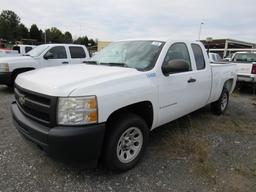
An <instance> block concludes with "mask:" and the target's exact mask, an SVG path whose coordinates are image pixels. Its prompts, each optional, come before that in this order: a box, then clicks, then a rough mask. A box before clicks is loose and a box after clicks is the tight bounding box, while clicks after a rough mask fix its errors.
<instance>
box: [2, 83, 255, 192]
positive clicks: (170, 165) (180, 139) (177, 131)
mask: <svg viewBox="0 0 256 192" xmlns="http://www.w3.org/2000/svg"><path fill="white" fill-rule="evenodd" d="M12 100H13V93H12V91H10V90H9V89H7V88H6V87H4V86H0V191H26V192H27V191H184V192H201V191H207V192H209V191H230V192H231V191H232V192H237V191H241V192H246V191H251V192H255V191H256V105H255V103H256V96H253V95H251V94H249V93H245V92H242V93H235V94H233V95H232V97H231V101H230V105H229V108H228V110H227V112H226V114H225V115H223V116H215V115H212V114H211V112H210V109H209V107H205V108H203V109H201V110H199V111H196V112H194V113H192V114H190V115H188V116H186V117H183V118H181V119H179V120H177V121H174V122H172V123H170V124H169V125H166V126H164V127H162V128H160V129H156V130H155V131H153V132H152V133H151V141H150V145H149V147H148V149H147V152H146V154H145V156H144V158H143V159H142V161H141V162H140V163H139V165H138V166H137V167H135V168H134V169H133V170H130V171H128V172H126V173H122V174H114V173H111V172H108V171H106V170H104V169H89V170H88V169H86V168H85V166H84V165H83V164H79V163H72V164H70V163H63V162H59V161H57V160H54V159H52V158H49V157H47V156H46V155H45V154H44V152H43V151H41V150H40V149H38V148H37V147H36V146H34V145H33V144H31V143H30V142H29V141H26V140H25V139H24V138H23V137H21V136H20V135H19V133H18V132H17V131H16V129H15V128H14V126H13V125H12V120H11V115H10V103H11V102H12Z"/></svg>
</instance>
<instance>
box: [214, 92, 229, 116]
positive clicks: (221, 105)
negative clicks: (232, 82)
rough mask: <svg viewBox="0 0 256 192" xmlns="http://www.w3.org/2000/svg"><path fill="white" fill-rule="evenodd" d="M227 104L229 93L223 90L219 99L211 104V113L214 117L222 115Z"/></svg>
mask: <svg viewBox="0 0 256 192" xmlns="http://www.w3.org/2000/svg"><path fill="white" fill-rule="evenodd" d="M228 102H229V91H228V90H227V88H225V87H224V88H223V90H222V93H221V95H220V98H219V99H218V100H217V101H215V102H214V103H212V104H211V109H212V112H213V113H214V114H216V115H221V114H223V113H224V112H225V111H226V109H227V107H228Z"/></svg>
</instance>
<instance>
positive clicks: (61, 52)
mask: <svg viewBox="0 0 256 192" xmlns="http://www.w3.org/2000/svg"><path fill="white" fill-rule="evenodd" d="M46 55H51V59H66V58H67V53H66V50H65V47H63V46H57V47H53V48H51V49H50V50H49V51H48V52H47V53H46Z"/></svg>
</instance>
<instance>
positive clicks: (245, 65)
mask: <svg viewBox="0 0 256 192" xmlns="http://www.w3.org/2000/svg"><path fill="white" fill-rule="evenodd" d="M231 62H233V63H236V65H237V79H238V81H241V82H248V83H256V53H248V52H236V53H234V55H233V56H232V59H231Z"/></svg>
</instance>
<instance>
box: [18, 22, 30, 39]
mask: <svg viewBox="0 0 256 192" xmlns="http://www.w3.org/2000/svg"><path fill="white" fill-rule="evenodd" d="M28 37H29V32H28V29H27V27H26V26H25V25H23V24H22V23H21V24H20V25H19V26H18V32H17V38H18V40H20V39H24V38H28Z"/></svg>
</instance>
